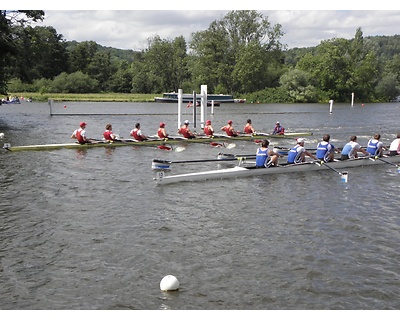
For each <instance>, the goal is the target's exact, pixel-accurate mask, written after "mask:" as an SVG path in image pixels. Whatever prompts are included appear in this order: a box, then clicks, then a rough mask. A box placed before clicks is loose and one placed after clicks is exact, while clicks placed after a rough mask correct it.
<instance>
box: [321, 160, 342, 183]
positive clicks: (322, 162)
mask: <svg viewBox="0 0 400 320" xmlns="http://www.w3.org/2000/svg"><path fill="white" fill-rule="evenodd" d="M314 163H315V164H317V165H319V166H321V165H324V166H326V167H328V168H329V169H331V170H332V171H335V172H336V173H338V174H340V176H341V177H342V181H343V182H347V179H348V177H349V174H348V172H347V171H343V172H340V171H338V170H336V169H335V168H332V167H331V166H330V165H328V164H327V163H325V162H324V161H321V162H314Z"/></svg>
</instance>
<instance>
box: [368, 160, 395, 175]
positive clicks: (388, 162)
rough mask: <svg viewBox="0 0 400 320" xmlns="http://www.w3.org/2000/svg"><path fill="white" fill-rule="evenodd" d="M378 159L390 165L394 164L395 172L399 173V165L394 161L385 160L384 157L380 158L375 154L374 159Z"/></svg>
mask: <svg viewBox="0 0 400 320" xmlns="http://www.w3.org/2000/svg"><path fill="white" fill-rule="evenodd" d="M370 159H371V158H370ZM376 159H377V160H380V161H382V162H385V163H387V164H390V165H392V166H394V167H396V168H397V172H398V173H400V167H399V165H398V164H396V163H393V162H390V161H387V160H385V159H382V158H379V157H378V156H375V157H374V160H376Z"/></svg>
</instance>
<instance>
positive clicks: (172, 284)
mask: <svg viewBox="0 0 400 320" xmlns="http://www.w3.org/2000/svg"><path fill="white" fill-rule="evenodd" d="M160 289H161V291H174V290H178V289H179V281H178V279H177V278H176V277H174V276H172V275H168V276H165V277H164V278H163V279H162V280H161V282H160Z"/></svg>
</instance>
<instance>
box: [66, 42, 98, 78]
mask: <svg viewBox="0 0 400 320" xmlns="http://www.w3.org/2000/svg"><path fill="white" fill-rule="evenodd" d="M96 52H97V43H96V42H94V41H84V42H80V43H78V44H77V45H76V46H75V47H74V48H73V50H72V51H71V52H70V54H69V66H70V70H69V71H70V72H76V71H81V72H83V73H88V68H89V65H90V64H91V62H92V61H93V57H94V55H95V54H96Z"/></svg>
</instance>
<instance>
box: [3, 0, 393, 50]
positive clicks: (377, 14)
mask: <svg viewBox="0 0 400 320" xmlns="http://www.w3.org/2000/svg"><path fill="white" fill-rule="evenodd" d="M3 1H4V0H3ZM7 1H8V0H6V2H7ZM16 2H17V3H23V8H24V9H41V10H44V11H45V20H44V21H43V23H41V24H39V25H47V26H52V27H54V28H55V29H56V31H57V33H58V34H62V35H63V39H65V40H67V41H72V40H76V41H78V42H81V41H90V40H92V41H95V42H97V43H98V44H100V45H103V46H109V47H113V48H120V49H134V50H141V49H144V48H147V42H146V39H147V38H149V37H154V36H155V35H159V36H160V37H161V38H166V39H174V38H175V37H178V36H181V35H182V36H184V37H185V38H186V40H187V41H189V40H190V35H191V33H192V32H196V31H202V30H206V29H207V28H208V27H209V25H210V23H211V22H212V21H214V20H220V19H222V18H223V17H224V16H225V15H226V14H227V13H228V12H229V11H231V10H242V9H254V10H257V11H259V12H261V13H262V14H263V15H264V17H267V18H268V20H269V21H270V23H271V24H272V25H275V24H277V23H279V24H280V25H281V26H282V31H283V32H284V33H285V35H284V36H283V37H282V38H281V42H282V43H283V44H287V45H288V47H289V48H294V47H310V46H316V45H318V44H319V43H320V42H321V41H322V40H328V39H332V38H338V37H341V38H345V39H351V38H353V37H354V34H355V32H356V29H357V28H358V27H361V29H362V31H363V34H364V37H366V36H375V35H386V36H390V35H395V34H400V1H399V2H397V3H398V4H395V5H393V4H391V5H388V4H386V2H389V1H384V2H385V3H384V4H380V3H379V2H378V1H376V4H374V6H371V5H367V6H366V5H364V4H363V3H362V2H361V6H360V5H358V4H355V1H352V2H351V4H348V3H346V2H349V3H350V1H349V0H347V1H343V0H336V1H333V2H334V3H333V4H328V6H327V5H326V4H323V5H322V7H321V2H323V1H313V0H311V1H301V2H300V1H290V0H289V1H288V0H286V1H285V4H274V5H271V4H269V3H268V2H271V1H268V0H264V1H260V4H257V2H258V1H257V0H242V1H237V0H230V1H229V2H227V1H218V0H203V1H199V2H196V3H193V1H189V2H190V4H189V3H188V1H177V0H169V1H165V2H161V3H160V2H158V1H151V2H150V1H149V3H142V4H141V5H139V6H138V5H137V4H131V5H129V4H126V1H122V0H111V1H109V2H110V3H109V4H108V5H101V6H100V5H96V8H93V6H91V5H89V4H85V1H84V0H81V1H79V3H80V4H81V5H80V6H79V7H78V6H77V5H76V3H75V2H76V1H69V2H74V3H73V4H67V5H66V4H61V6H62V7H60V6H59V5H60V4H54V3H53V4H51V5H49V4H47V3H46V1H43V3H42V4H41V3H40V2H41V0H39V1H33V3H34V4H32V1H18V0H16V1H14V2H11V3H12V4H13V5H12V8H14V7H15V3H16ZM135 2H136V1H135ZM281 2H283V1H281ZM381 2H383V1H381ZM246 3H248V6H246ZM32 5H34V7H32ZM348 5H350V6H351V7H348V8H347V6H348ZM267 6H268V8H271V9H270V10H266V8H265V7H267ZM335 6H336V8H341V9H342V10H337V9H335ZM359 7H361V8H362V9H363V10H357V9H358V8H359ZM202 8H204V9H207V10H201V9H202ZM210 8H212V9H213V10H210ZM94 9H96V10H94ZM97 9H100V10H97ZM153 9H157V10H153ZM175 9H176V10H175ZM312 9H316V10H312ZM344 9H345V10H344ZM354 9H355V10H354ZM365 9H367V10H365ZM376 9H378V10H376ZM394 9H395V10H394Z"/></svg>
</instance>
